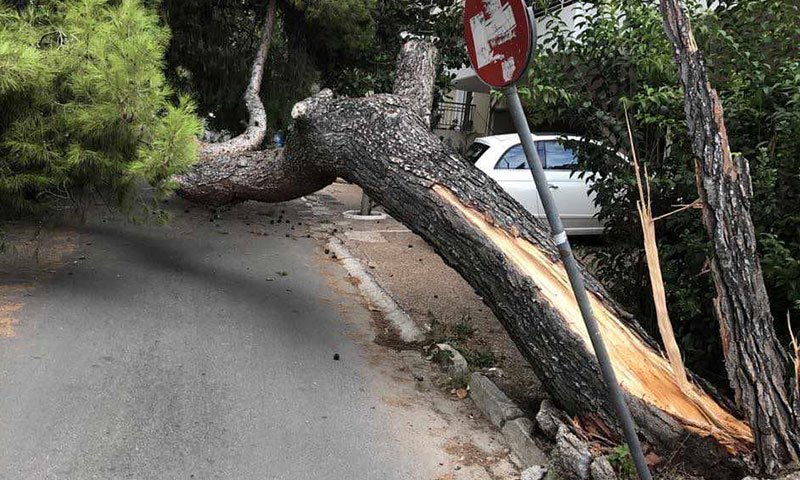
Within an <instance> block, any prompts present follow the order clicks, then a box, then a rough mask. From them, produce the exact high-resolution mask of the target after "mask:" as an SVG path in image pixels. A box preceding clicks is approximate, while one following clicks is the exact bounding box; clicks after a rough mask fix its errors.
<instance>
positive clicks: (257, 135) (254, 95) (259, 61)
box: [200, 0, 276, 157]
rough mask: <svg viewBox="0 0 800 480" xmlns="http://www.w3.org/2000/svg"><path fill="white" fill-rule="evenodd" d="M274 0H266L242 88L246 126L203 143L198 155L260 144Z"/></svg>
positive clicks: (264, 122)
mask: <svg viewBox="0 0 800 480" xmlns="http://www.w3.org/2000/svg"><path fill="white" fill-rule="evenodd" d="M275 9H276V0H269V5H268V6H267V16H266V18H265V20H264V30H263V31H262V32H261V40H260V42H259V44H258V51H257V52H256V58H255V60H253V68H252V71H251V73H250V82H249V83H248V84H247V89H246V90H245V91H244V104H245V106H246V107H247V114H248V115H249V117H250V118H249V120H248V125H247V129H246V130H245V131H244V132H243V133H242V134H240V135H238V136H236V137H234V138H232V139H230V140H227V141H225V142H220V143H203V144H202V145H201V150H200V154H201V157H213V156H217V155H230V154H234V153H240V152H246V151H249V150H255V149H257V148H258V147H260V146H261V142H263V141H264V137H265V136H266V135H267V111H266V110H265V109H264V103H263V102H261V80H262V79H263V78H264V66H265V64H266V63H267V56H268V55H269V47H270V44H271V43H272V31H273V27H274V25H275Z"/></svg>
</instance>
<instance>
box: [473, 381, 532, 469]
mask: <svg viewBox="0 0 800 480" xmlns="http://www.w3.org/2000/svg"><path fill="white" fill-rule="evenodd" d="M469 396H470V397H471V398H472V400H473V401H474V402H475V404H476V405H477V406H478V408H479V409H480V410H481V411H482V412H483V414H484V415H486V417H488V418H489V421H491V422H492V423H493V424H494V425H495V426H496V427H497V428H499V429H500V433H502V434H503V438H505V440H506V443H507V444H508V447H509V448H510V449H511V452H513V453H514V455H515V456H516V457H517V459H518V460H519V463H520V464H521V466H522V467H523V468H529V467H538V466H541V465H544V464H547V455H545V454H544V452H542V450H541V449H540V448H539V447H538V445H536V441H535V440H534V439H533V435H532V433H533V422H532V421H531V420H530V419H529V418H527V417H525V414H524V413H523V412H522V410H521V409H520V408H519V407H518V406H517V405H516V404H515V403H514V402H513V401H512V400H511V399H510V398H508V397H507V396H506V394H505V393H503V392H502V391H501V390H500V389H499V388H498V387H497V385H495V384H494V382H492V381H491V380H490V379H489V378H487V377H486V376H484V375H481V374H480V373H477V372H476V373H473V374H472V375H470V377H469Z"/></svg>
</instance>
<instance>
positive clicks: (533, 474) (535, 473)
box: [519, 465, 547, 480]
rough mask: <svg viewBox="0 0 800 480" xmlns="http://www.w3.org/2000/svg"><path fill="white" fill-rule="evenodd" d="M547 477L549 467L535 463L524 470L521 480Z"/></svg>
mask: <svg viewBox="0 0 800 480" xmlns="http://www.w3.org/2000/svg"><path fill="white" fill-rule="evenodd" d="M545 478H547V468H546V467H543V466H541V465H534V466H533V467H531V468H529V469H527V470H525V471H524V472H522V475H520V477H519V480H545Z"/></svg>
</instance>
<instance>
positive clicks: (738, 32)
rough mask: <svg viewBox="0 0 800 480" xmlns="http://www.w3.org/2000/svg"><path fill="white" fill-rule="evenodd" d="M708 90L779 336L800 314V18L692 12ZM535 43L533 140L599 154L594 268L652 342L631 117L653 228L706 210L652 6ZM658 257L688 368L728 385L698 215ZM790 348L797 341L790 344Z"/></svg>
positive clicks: (604, 8)
mask: <svg viewBox="0 0 800 480" xmlns="http://www.w3.org/2000/svg"><path fill="white" fill-rule="evenodd" d="M692 17H693V22H694V30H695V33H696V35H697V37H698V43H699V45H700V48H701V50H703V51H704V52H705V53H706V55H707V60H708V65H709V69H710V74H711V81H712V84H713V86H714V87H715V88H717V89H718V90H719V93H720V96H721V98H722V103H723V106H724V107H725V115H726V122H727V126H728V133H729V136H730V142H731V146H732V148H733V150H734V151H735V152H736V154H741V155H744V156H745V157H746V158H747V159H748V160H749V161H750V166H751V172H752V175H753V180H754V192H755V198H754V201H753V205H752V215H753V220H754V222H755V225H756V229H757V233H758V235H759V239H760V245H759V247H760V250H761V258H762V265H763V267H764V275H765V279H766V282H767V287H768V290H769V294H770V298H771V301H772V307H773V313H774V314H775V316H776V319H779V320H780V321H779V322H778V325H777V327H778V329H779V331H781V332H782V333H787V332H786V328H785V323H786V322H785V321H784V319H785V317H786V312H787V310H792V309H793V310H794V313H795V315H794V316H795V318H797V317H798V315H797V313H798V312H800V268H798V259H800V214H798V212H797V208H796V205H798V204H800V198H799V197H800V161H798V157H799V156H800V121H798V120H800V103H799V102H798V100H800V73H798V72H800V69H798V66H799V65H800V64H799V63H798V62H800V54H799V53H798V44H797V41H796V39H797V38H800V7H798V5H797V4H796V2H793V1H790V0H767V1H760V0H758V1H757V0H743V1H738V2H735V3H732V4H730V5H729V4H727V3H725V2H722V3H721V4H719V5H718V6H717V7H715V8H713V9H708V8H699V7H698V6H697V5H695V6H693V8H692ZM547 21H548V22H549V25H550V27H551V28H550V30H549V32H548V33H547V34H546V36H545V38H544V39H543V40H542V42H541V43H540V50H539V51H540V55H539V56H538V58H537V59H536V61H535V64H534V66H533V68H532V69H531V76H530V79H529V82H528V85H527V89H526V90H525V93H526V94H527V102H526V108H527V110H528V112H529V118H530V120H531V122H532V123H534V124H535V125H536V126H537V127H538V128H542V129H557V130H560V131H566V132H575V133H579V134H583V135H585V136H586V137H587V138H591V139H593V140H596V141H598V142H599V143H600V146H597V145H594V144H590V143H588V142H585V143H583V144H580V145H573V146H574V147H575V148H576V149H577V150H578V152H579V157H580V159H581V163H582V167H583V168H586V169H587V170H590V171H592V172H595V173H594V174H593V175H592V176H591V179H592V180H594V182H595V183H594V187H593V189H594V192H595V194H596V196H597V201H598V204H599V206H600V212H601V213H600V216H601V218H602V219H603V220H604V221H605V222H606V225H607V229H606V236H607V243H608V248H604V249H601V251H600V252H598V253H597V254H596V258H595V267H596V268H597V270H598V273H599V275H600V276H601V277H602V278H603V279H604V280H605V282H606V283H607V284H608V286H609V287H610V289H611V290H612V292H613V294H614V295H615V296H616V298H618V299H620V300H622V301H623V302H624V303H625V304H626V306H627V307H628V308H629V309H631V310H632V311H634V312H635V313H637V314H638V315H639V316H640V318H643V319H644V320H645V322H644V323H645V326H646V327H648V328H649V329H650V330H651V331H653V332H656V331H657V330H656V324H655V312H654V310H653V306H652V300H651V294H650V286H649V278H648V275H647V269H646V263H645V259H644V252H643V250H642V234H641V228H640V225H639V219H638V216H637V214H636V210H635V207H634V205H635V203H634V202H635V199H636V198H637V192H636V189H635V180H634V177H633V170H632V167H631V165H630V164H629V163H628V162H626V161H624V160H623V159H622V158H621V157H619V156H617V155H613V154H609V152H621V153H622V154H623V155H627V156H629V155H630V152H629V150H630V149H629V142H628V138H627V129H626V126H625V114H624V110H625V108H626V107H627V109H628V110H629V112H630V115H631V119H632V129H633V133H634V142H635V145H636V148H637V152H638V154H639V156H640V157H641V161H642V163H643V164H644V165H645V166H646V167H647V169H648V172H649V174H650V176H651V177H652V178H651V181H652V195H653V201H654V204H653V210H654V216H656V217H658V216H660V215H664V214H667V213H669V212H672V211H674V210H675V209H676V206H678V205H687V204H691V203H692V202H693V201H694V200H695V199H696V198H697V189H696V186H695V179H694V163H695V158H694V156H693V154H692V152H691V148H690V144H689V138H688V134H687V131H686V126H685V117H684V109H683V93H682V90H681V86H680V83H679V79H678V76H677V71H676V67H675V63H674V60H673V57H672V48H671V46H670V44H669V43H668V41H667V39H666V36H665V34H664V32H663V27H662V20H661V16H660V13H659V11H658V4H657V2H655V1H652V0H648V1H645V2H642V1H634V0H601V1H598V2H595V3H594V4H593V7H591V8H590V9H589V10H588V11H587V12H585V14H584V15H582V16H579V18H578V19H577V27H578V28H577V29H576V31H577V33H575V31H571V29H568V28H567V26H566V25H564V24H563V23H561V22H560V21H559V20H558V19H557V18H556V17H555V16H552V17H548V19H547ZM657 233H658V238H659V248H660V253H661V258H662V262H663V268H664V278H665V281H666V285H667V291H668V302H669V307H670V311H671V314H672V318H673V323H674V324H675V330H676V334H677V336H678V337H679V342H680V344H681V346H682V348H683V351H684V354H685V356H686V357H687V360H688V363H689V364H690V365H692V366H693V367H694V368H696V369H698V370H700V371H701V372H702V373H704V374H705V375H707V376H709V377H710V378H716V379H718V380H719V382H718V383H720V384H724V383H725V381H724V379H725V374H724V370H723V369H722V365H721V359H722V354H721V345H720V341H719V329H718V325H717V322H716V319H715V317H714V314H713V308H712V297H713V295H714V287H713V285H712V282H711V279H710V276H709V273H708V271H707V266H706V259H707V257H708V255H709V253H710V250H709V244H708V241H707V237H706V233H705V229H704V227H703V226H702V223H701V218H700V214H699V212H698V211H697V210H693V209H690V210H686V211H683V212H680V213H676V214H674V215H670V216H669V217H667V218H665V219H663V220H660V221H658V222H657ZM786 340H787V341H788V336H787V337H786Z"/></svg>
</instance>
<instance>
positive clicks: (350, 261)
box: [327, 237, 425, 343]
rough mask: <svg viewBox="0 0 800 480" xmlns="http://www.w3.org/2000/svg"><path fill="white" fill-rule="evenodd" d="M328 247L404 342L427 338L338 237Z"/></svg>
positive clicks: (332, 239) (362, 292)
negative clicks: (357, 281)
mask: <svg viewBox="0 0 800 480" xmlns="http://www.w3.org/2000/svg"><path fill="white" fill-rule="evenodd" d="M327 248H328V249H329V250H330V251H331V252H333V253H334V254H335V255H336V258H337V259H338V260H340V261H341V263H342V265H343V266H344V268H345V269H346V270H347V273H349V274H350V276H352V277H355V278H357V279H358V280H359V283H358V290H359V291H360V292H361V295H363V296H364V297H365V298H366V299H367V300H368V301H369V303H370V304H371V305H372V306H373V307H375V308H376V309H378V310H380V311H381V312H383V314H384V316H385V317H386V320H388V321H389V323H390V324H391V325H392V326H393V327H394V328H396V329H397V332H398V334H399V335H400V339H402V340H403V341H404V342H409V343H412V342H419V341H421V340H423V339H424V338H425V334H424V333H423V331H422V330H421V329H420V328H419V327H418V326H417V324H416V323H415V322H414V320H413V319H412V318H411V317H410V316H409V315H408V314H407V313H406V312H404V311H403V309H402V308H400V306H399V305H397V302H395V301H394V299H393V298H392V297H391V295H389V293H388V292H387V291H386V290H384V289H383V288H382V287H381V286H380V285H378V282H376V281H375V279H374V278H373V277H372V275H370V273H369V272H368V271H367V270H366V269H365V268H364V265H363V264H362V263H361V261H360V260H358V259H357V258H356V257H355V256H353V254H352V253H350V250H348V249H347V247H346V246H345V245H344V243H342V241H341V240H339V239H338V238H336V237H332V238H331V239H330V240H329V241H328V244H327Z"/></svg>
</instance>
